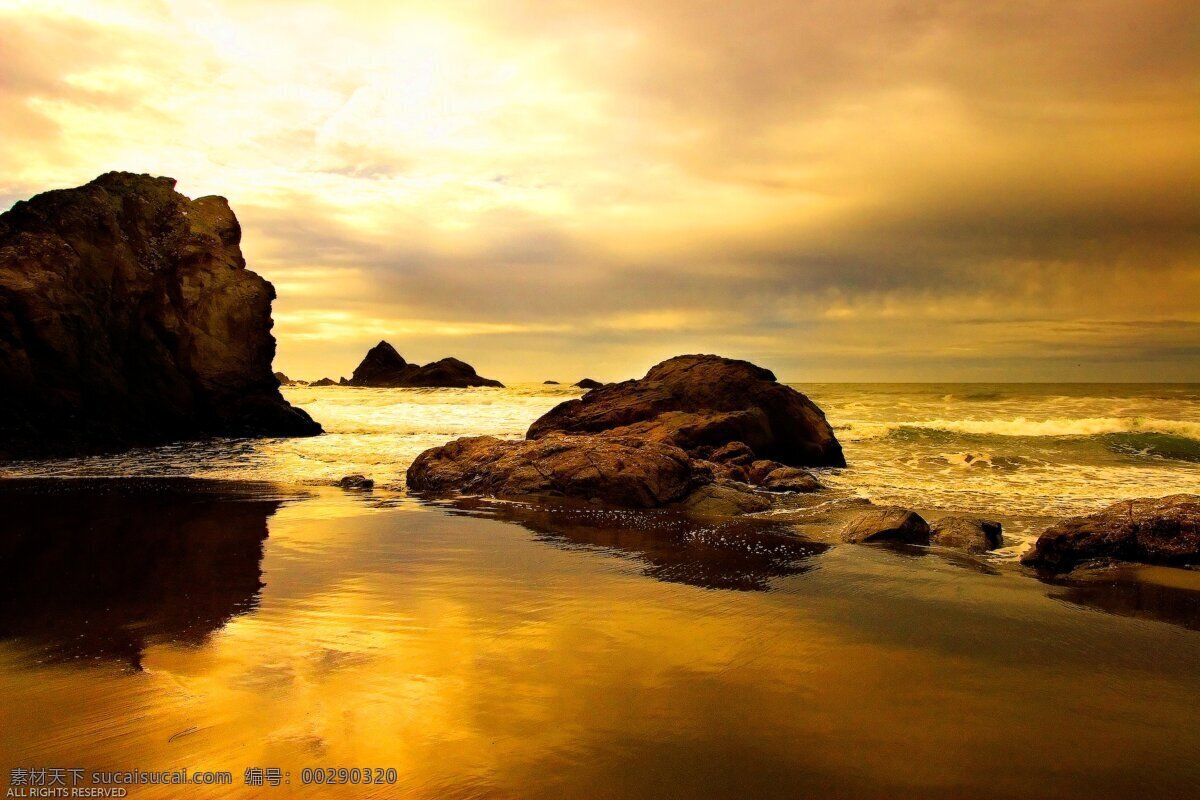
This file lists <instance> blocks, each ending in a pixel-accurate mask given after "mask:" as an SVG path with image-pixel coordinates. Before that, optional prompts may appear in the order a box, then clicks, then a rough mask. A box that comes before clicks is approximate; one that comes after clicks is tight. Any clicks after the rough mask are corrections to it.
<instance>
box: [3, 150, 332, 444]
mask: <svg viewBox="0 0 1200 800" xmlns="http://www.w3.org/2000/svg"><path fill="white" fill-rule="evenodd" d="M240 240H241V227H240V226H239V225H238V221H237V218H236V217H235V216H234V214H233V211H232V210H231V209H230V208H229V203H228V202H227V201H226V200H225V198H223V197H201V198H198V199H196V200H191V199H189V198H187V197H185V196H183V195H182V194H179V193H178V192H176V191H175V181H174V180H173V179H171V178H154V177H151V176H149V175H133V174H130V173H124V172H111V173H108V174H106V175H102V176H100V177H99V178H97V179H96V180H94V181H92V182H91V183H89V184H87V185H86V186H81V187H78V188H75V189H63V190H57V191H51V192H46V193H44V194H40V195H37V196H36V197H34V198H32V199H30V200H28V201H22V202H18V203H17V204H16V205H14V206H13V207H12V209H10V210H9V211H7V212H5V213H4V214H2V215H0V383H2V384H3V385H4V392H3V398H2V399H0V457H19V456H31V455H53V454H58V455H61V454H68V453H79V452H89V451H96V450H106V449H119V448H123V447H129V446H133V445H142V444H155V443H161V442H166V441H172V440H180V439H196V438H203V437H207V436H215V435H221V436H310V435H314V434H318V433H320V432H321V426H320V425H318V424H317V423H315V422H313V420H312V419H311V418H310V417H309V416H308V415H307V414H306V413H304V412H303V411H301V410H300V409H297V408H294V407H292V406H291V405H289V404H288V403H287V402H286V401H285V400H284V399H283V396H282V395H281V394H280V393H279V382H278V381H277V380H276V379H275V376H274V375H273V374H272V371H271V362H272V360H273V358H274V356H275V339H274V338H273V337H272V336H271V301H272V300H273V299H274V298H275V290H274V288H273V287H272V286H271V284H270V283H268V282H267V281H265V280H263V278H261V277H260V276H258V275H256V274H255V273H253V272H251V271H249V270H248V269H246V262H245V259H244V258H243V257H242V251H241V248H240V247H239V243H240Z"/></svg>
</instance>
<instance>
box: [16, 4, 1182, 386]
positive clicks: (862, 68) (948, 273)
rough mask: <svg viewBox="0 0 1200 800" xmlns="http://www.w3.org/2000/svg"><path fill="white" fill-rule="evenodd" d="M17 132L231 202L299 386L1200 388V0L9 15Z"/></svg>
mask: <svg viewBox="0 0 1200 800" xmlns="http://www.w3.org/2000/svg"><path fill="white" fill-rule="evenodd" d="M0 119H2V120H3V124H2V127H0V209H5V208H8V207H9V206H10V205H11V204H12V203H13V202H15V201H16V200H18V199H22V198H26V197H29V196H31V195H33V194H36V193H38V192H40V191H44V190H46V189H51V188H63V187H68V186H76V185H80V184H82V183H86V182H87V181H89V180H91V179H92V178H94V177H95V176H97V175H99V174H101V173H103V172H107V171H109V170H114V169H121V170H129V171H134V172H148V173H151V174H156V175H169V176H172V177H174V178H176V179H177V180H178V182H179V184H178V188H179V190H180V191H182V192H183V193H185V194H187V195H189V196H192V197H198V196H201V195H206V194H220V195H224V196H225V197H227V198H229V200H230V203H231V204H232V206H233V208H234V211H235V212H236V213H237V215H238V218H239V219H240V220H241V223H242V227H243V241H242V247H243V251H244V252H245V254H246V257H247V260H248V262H249V266H250V268H251V269H253V270H255V271H256V272H259V273H260V274H262V275H263V276H265V277H266V278H268V279H269V280H271V281H272V282H273V283H274V284H275V286H276V288H277V290H278V293H279V298H278V300H277V301H276V303H275V308H274V318H275V334H276V336H277V339H278V354H277V357H276V362H275V365H276V368H278V369H282V370H283V371H285V372H287V373H288V374H289V375H291V376H292V377H299V378H306V379H315V378H319V377H322V376H325V375H329V376H332V377H334V378H336V377H338V376H341V375H349V374H350V372H351V371H352V370H353V368H354V366H355V365H356V364H357V363H358V361H359V360H360V358H361V357H362V355H363V353H365V351H366V350H367V348H368V347H370V346H371V345H373V344H375V343H376V342H378V341H379V340H380V339H387V340H388V341H390V342H392V343H393V344H394V345H395V346H396V347H397V349H398V350H399V351H400V352H401V353H402V354H403V355H404V356H405V357H406V358H408V360H410V361H417V362H427V361H432V360H434V359H437V358H441V357H444V356H449V355H453V356H456V357H459V358H462V359H464V360H467V361H469V362H470V363H472V364H474V365H475V366H476V367H477V369H478V370H479V372H480V373H481V374H484V375H487V376H489V377H495V378H499V379H500V380H504V381H506V382H520V381H540V380H544V379H556V380H561V381H564V382H565V381H574V380H577V379H578V378H581V377H583V376H585V375H586V376H590V377H594V378H598V379H602V380H612V379H620V378H627V377H634V376H640V375H641V374H642V373H644V372H645V370H646V369H647V368H648V367H649V366H650V365H652V364H654V363H656V362H657V361H660V360H662V359H664V358H667V357H670V356H672V355H676V354H679V353H687V352H715V353H720V354H722V355H727V356H731V357H738V358H747V359H750V360H752V361H754V362H756V363H759V364H761V365H763V366H766V367H769V368H771V369H773V370H774V371H775V372H776V374H777V375H778V376H779V377H780V378H782V379H785V380H792V381H798V382H804V381H812V382H824V381H910V380H911V381H1074V380H1080V381H1110V380H1111V381H1116V380H1149V381H1200V4H1197V3H1196V2H1195V0H1046V1H1045V2H1030V1H1029V0H1011V1H1010V2H1003V3H1001V2H994V3H988V2H979V0H945V1H944V2H941V1H938V0H925V1H922V0H910V1H909V2H897V1H885V0H828V1H826V0H815V1H811V2H806V0H792V1H791V2H767V1H766V0H743V1H742V2H737V3H733V2H728V1H727V0H720V1H719V2H718V1H714V2H707V1H705V0H691V1H689V2H684V1H683V0H605V2H594V1H593V2H577V1H575V0H503V1H502V2H496V1H493V2H484V1H483V0H439V1H438V2H405V0H386V1H380V2H372V1H369V0H339V1H338V2H265V1H264V0H228V2H226V0H181V1H180V2H176V0H147V1H146V2H141V1H139V0H133V1H131V2H125V1H124V0H119V1H117V0H114V2H58V1H57V0H34V1H29V0H0Z"/></svg>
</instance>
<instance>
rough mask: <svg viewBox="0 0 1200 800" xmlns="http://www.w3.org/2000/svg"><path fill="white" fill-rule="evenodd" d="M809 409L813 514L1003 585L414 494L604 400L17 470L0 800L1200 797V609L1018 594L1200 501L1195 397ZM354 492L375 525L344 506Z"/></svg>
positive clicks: (372, 414) (1186, 579)
mask: <svg viewBox="0 0 1200 800" xmlns="http://www.w3.org/2000/svg"><path fill="white" fill-rule="evenodd" d="M800 388H802V389H803V390H804V391H806V392H808V393H809V394H810V395H811V396H812V397H813V399H814V400H815V401H816V402H817V403H818V404H820V405H821V406H822V407H823V408H824V409H825V411H826V413H827V414H828V416H829V419H830V420H831V422H832V423H833V425H834V427H835V428H836V429H837V431H838V434H839V436H840V438H841V440H842V442H843V443H844V446H845V450H846V455H847V458H848V460H849V462H850V464H849V466H848V467H847V468H846V469H844V470H823V471H822V472H821V476H822V480H823V481H824V482H825V483H826V484H827V485H828V486H829V488H828V490H827V491H826V492H823V493H819V494H818V495H815V496H813V497H814V498H815V500H814V502H817V503H819V504H824V503H825V502H826V501H825V500H824V499H823V498H832V500H831V501H830V503H831V504H836V503H839V502H842V501H847V502H848V503H849V504H850V505H853V504H854V503H855V502H856V501H855V500H854V498H857V497H866V498H870V499H872V500H876V501H879V502H895V503H900V504H903V505H908V506H911V507H913V508H916V509H917V510H919V511H921V512H922V513H928V514H930V515H931V516H932V515H933V514H937V513H946V512H948V511H965V512H969V513H976V514H980V515H983V516H989V517H995V518H997V519H1000V520H1002V521H1003V523H1004V526H1005V537H1006V541H1005V548H1004V549H1003V550H1001V551H999V552H998V553H992V554H988V555H986V556H979V557H975V556H967V555H964V554H962V553H958V552H954V551H947V550H941V549H939V548H936V547H929V548H923V547H903V546H897V547H882V546H863V545H845V544H840V543H831V542H830V541H829V540H828V539H822V538H821V537H816V538H812V537H810V536H809V533H811V532H813V531H814V530H815V528H814V527H813V526H815V525H816V524H817V523H816V522H813V523H812V524H809V522H805V523H802V524H797V523H796V522H795V520H794V519H793V518H785V517H783V516H777V515H775V514H767V515H764V516H761V517H757V518H753V519H746V518H743V519H740V520H732V521H721V522H714V521H705V520H690V519H686V518H682V517H678V516H676V515H670V514H662V513H652V512H643V513H633V512H617V511H605V510H602V509H590V508H570V509H568V508H561V507H555V506H547V505H540V504H537V503H496V502H492V501H487V500H484V499H467V500H461V501H428V500H423V499H420V498H416V497H412V496H409V495H408V494H407V493H406V492H405V491H404V489H403V486H402V481H403V475H404V472H405V469H406V467H407V466H408V464H409V463H410V462H411V460H412V459H413V457H414V456H415V455H416V454H417V453H419V452H420V451H421V450H422V449H424V448H426V447H429V446H432V445H436V444H439V443H441V442H444V441H446V440H447V439H450V438H452V437H455V436H463V435H468V434H484V433H488V434H494V435H497V436H511V437H516V436H520V435H522V434H523V432H524V431H525V429H526V428H527V427H528V425H529V423H530V422H531V421H533V420H534V419H535V418H536V417H537V416H538V415H540V414H541V413H542V412H544V411H545V410H547V409H548V408H550V407H552V406H553V405H554V404H555V403H558V402H561V401H562V400H564V399H566V398H568V397H571V396H574V395H575V394H576V393H575V392H574V391H572V390H568V389H559V388H546V387H543V386H523V387H522V386H518V387H513V388H510V389H502V390H501V389H496V390H493V389H475V390H463V391H454V390H372V389H350V388H344V387H330V388H319V389H311V388H306V387H294V388H288V389H286V390H285V394H286V395H287V397H288V399H289V400H290V401H292V402H293V403H296V404H298V405H301V406H303V407H304V408H306V409H307V410H308V411H309V412H311V413H312V414H313V416H314V417H316V418H317V419H319V420H320V421H321V422H322V423H324V425H325V426H326V429H327V431H328V433H327V434H325V435H324V436H320V437H316V438H312V439H293V440H257V441H210V442H202V443H194V444H184V445H172V446H169V447H159V448H153V449H147V450H141V451H135V452H130V453H124V454H120V455H115V456H104V457H94V458H84V459H70V460H57V461H44V462H23V463H11V464H7V465H5V467H4V477H5V478H6V479H5V480H0V520H3V535H2V536H0V768H2V769H3V770H4V775H3V777H0V783H3V782H4V781H5V779H7V782H8V783H10V784H13V783H14V782H15V781H17V780H18V779H20V780H22V781H24V782H26V783H27V782H28V776H29V775H32V774H35V773H36V771H38V770H43V771H44V772H43V773H42V774H43V775H49V774H52V773H51V772H50V771H52V770H59V771H67V770H75V769H78V770H81V771H82V773H81V774H82V775H83V778H81V779H80V782H79V783H78V784H76V785H77V786H79V787H82V788H85V789H91V788H93V787H94V786H96V785H98V784H102V786H100V788H108V789H112V788H113V786H114V781H115V780H116V779H117V778H114V773H122V775H121V776H118V777H119V779H121V780H124V779H125V778H124V773H133V774H134V779H145V780H146V781H149V780H150V779H152V778H153V779H155V780H161V779H162V778H161V775H160V773H161V772H163V771H166V772H168V773H169V774H170V775H177V774H184V773H180V772H179V771H180V770H183V771H185V773H186V775H188V776H189V780H191V781H193V782H191V783H189V784H188V785H186V786H179V785H174V786H171V785H168V786H164V785H161V784H158V783H155V784H149V783H144V784H141V785H134V786H128V787H127V788H128V789H129V796H130V797H136V798H142V799H143V800H173V798H178V797H188V798H196V799H197V800H201V799H203V798H213V799H214V800H217V799H220V800H224V799H225V798H261V797H280V798H292V797H296V798H325V797H346V798H351V797H353V798H364V797H365V798H405V799H406V800H409V799H411V800H447V799H449V800H478V799H480V798H496V799H497V800H506V799H508V798H528V799H530V800H559V799H560V798H568V799H570V798H589V799H600V800H604V799H606V798H611V799H612V800H619V799H620V800H623V799H625V798H646V799H647V800H650V798H653V799H654V800H660V799H661V798H739V799H740V798H746V797H755V798H781V799H782V798H795V797H820V798H835V799H836V798H845V799H846V800H851V799H853V800H931V799H932V800H956V799H957V798H967V797H969V798H973V800H1007V798H1013V797H1021V798H1029V799H1030V800H1033V799H1035V798H1047V799H1048V798H1055V800H1064V798H1068V799H1069V798H1079V800H1084V799H1085V798H1086V800H1108V799H1111V800H1118V799H1123V798H1128V797H1140V798H1164V799H1165V798H1179V797H1196V796H1200V762H1198V761H1197V758H1196V754H1197V753H1200V726H1198V725H1197V724H1196V700H1197V698H1198V697H1200V673H1198V672H1197V670H1196V665H1197V664H1198V663H1200V571H1197V570H1195V569H1176V568H1165V567H1149V566H1121V567H1113V568H1106V569H1099V570H1088V571H1083V572H1078V573H1072V574H1070V575H1066V576H1058V577H1047V576H1038V575H1036V574H1035V573H1033V572H1032V571H1030V570H1028V569H1025V568H1024V567H1022V566H1020V565H1019V564H1017V563H1015V562H1016V556H1017V554H1018V553H1019V552H1020V551H1021V550H1022V549H1023V548H1024V547H1025V546H1027V544H1028V542H1029V540H1030V539H1031V537H1033V536H1035V535H1036V533H1037V532H1038V531H1039V530H1041V529H1042V528H1043V527H1044V526H1045V525H1046V524H1048V523H1049V521H1050V520H1052V519H1054V518H1056V517H1058V516H1060V515H1062V514H1067V513H1077V512H1082V511H1087V510H1090V509H1093V508H1097V507H1100V506H1103V505H1104V504H1106V503H1108V502H1110V501H1113V500H1116V499H1118V498H1121V497H1132V496H1141V495H1155V494H1166V493H1170V492H1179V491H1196V489H1197V488H1198V478H1200V459H1198V457H1197V448H1198V447H1200V439H1198V437H1197V430H1198V428H1200V414H1198V413H1197V402H1196V401H1197V399H1198V397H1200V389H1198V388H1197V387H1195V386H1127V385H1114V386H1099V385H1087V386H1081V385H1061V386H1053V385H1036V386H1026V385H1021V386H1018V385H975V384H964V385H953V384H948V385H927V384H922V385H855V386H851V385H809V386H803V387H800ZM354 472H361V473H365V474H367V475H370V476H372V477H373V478H375V479H376V481H377V482H378V483H377V486H376V489H375V490H374V491H367V492H364V491H351V490H342V489H340V488H336V487H334V486H332V485H331V483H332V481H334V480H336V479H337V478H339V477H341V476H343V475H345V474H347V473H354ZM139 476H141V477H139ZM64 478H66V479H65V480H64ZM819 508H820V506H818V507H817V511H815V512H813V513H815V514H816V515H817V516H818V517H819V516H820V513H821V512H820V511H819ZM809 511H811V509H809ZM805 513H808V512H807V511H806V512H805ZM18 771H20V772H18ZM142 773H145V774H144V775H143V774H142ZM70 774H72V775H73V774H74V773H70ZM68 780H71V779H70V778H68ZM272 780H274V781H275V783H276V784H277V785H272V784H271V781H272ZM195 781H199V782H195ZM255 781H260V782H263V781H265V783H263V784H262V785H255ZM14 788H18V787H14Z"/></svg>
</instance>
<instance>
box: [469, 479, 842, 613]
mask: <svg viewBox="0 0 1200 800" xmlns="http://www.w3.org/2000/svg"><path fill="white" fill-rule="evenodd" d="M446 507H447V508H449V509H451V510H452V512H453V513H460V514H470V515H475V516H481V517H486V518H490V519H498V520H502V521H505V522H515V523H517V524H519V525H521V526H523V527H525V528H526V529H528V530H530V531H533V532H534V533H535V534H537V535H538V539H539V540H541V541H543V542H546V543H549V544H553V545H557V546H561V547H593V548H602V549H605V550H611V551H614V552H616V553H617V554H620V555H625V556H629V557H632V558H636V559H638V560H639V561H642V562H645V564H646V568H645V570H644V571H643V574H645V575H646V576H648V577H651V578H655V579H657V580H661V581H668V582H671V583H684V584H688V585H689V586H699V587H701V588H704V589H732V590H739V591H762V590H766V589H769V588H770V586H771V581H772V579H775V578H782V577H786V576H789V575H799V574H801V573H803V572H806V571H808V570H809V569H811V568H812V564H811V563H809V562H810V560H811V559H812V558H813V557H815V556H817V555H820V554H821V553H823V552H824V551H826V550H828V549H829V546H828V545H826V544H820V543H817V542H808V541H804V540H803V539H800V538H799V537H797V536H796V535H795V532H794V531H793V530H791V529H790V527H789V526H787V525H782V524H779V523H774V522H769V521H764V520H758V519H749V518H742V519H727V520H720V521H711V520H707V521H700V520H695V519H691V518H689V517H687V516H685V515H682V514H675V513H671V512H630V511H612V510H602V509H597V508H578V507H573V506H568V505H562V504H558V505H549V504H537V503H528V502H526V503H506V502H497V501H492V500H485V499H481V498H461V499H456V500H453V501H449V502H447V503H446Z"/></svg>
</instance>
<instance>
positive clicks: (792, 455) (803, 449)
mask: <svg viewBox="0 0 1200 800" xmlns="http://www.w3.org/2000/svg"><path fill="white" fill-rule="evenodd" d="M601 432H608V433H612V434H614V435H620V436H637V437H640V438H646V439H650V440H653V441H662V442H669V443H670V444H673V445H676V446H678V447H681V448H683V449H684V450H687V451H689V452H699V451H701V450H702V449H703V448H719V447H721V446H723V445H726V444H729V443H730V442H735V441H736V442H741V443H743V444H744V445H746V447H748V448H749V450H750V451H752V453H753V454H754V456H756V457H757V458H758V459H770V460H774V461H779V462H780V463H782V464H785V465H789V466H845V463H846V461H845V458H844V456H843V455H842V448H841V445H840V444H839V443H838V441H837V437H836V436H834V433H833V429H832V428H831V427H830V426H829V423H828V422H827V421H826V419H825V414H824V413H823V412H822V411H821V409H819V408H818V407H817V406H816V405H815V404H813V403H812V401H810V400H809V399H808V398H807V397H805V396H804V395H803V394H801V393H800V392H798V391H796V390H795V389H792V388H791V387H789V386H785V385H783V384H781V383H779V382H777V381H776V380H775V376H774V374H772V373H771V372H770V371H769V370H766V369H763V368H761V367H758V366H755V365H754V364H751V363H749V362H747V361H736V360H733V359H728V358H721V357H719V356H712V355H690V356H678V357H676V358H672V359H668V360H667V361H664V362H662V363H661V364H658V365H657V366H655V367H653V368H652V369H651V370H650V371H649V372H648V373H646V376H645V377H644V378H642V379H640V380H632V381H624V382H622V383H615V384H609V385H606V386H602V387H600V388H597V389H593V390H592V391H590V392H588V393H587V394H585V395H584V396H583V397H581V398H578V399H575V400H568V401H567V402H565V403H561V404H559V405H558V406H556V407H555V408H554V409H552V410H551V411H550V412H549V413H547V414H545V415H544V416H542V417H541V418H540V419H539V420H537V421H536V422H534V423H533V425H532V426H531V427H530V429H529V432H528V438H530V439H540V438H543V437H545V436H548V435H551V434H554V433H568V434H592V433H601Z"/></svg>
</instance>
